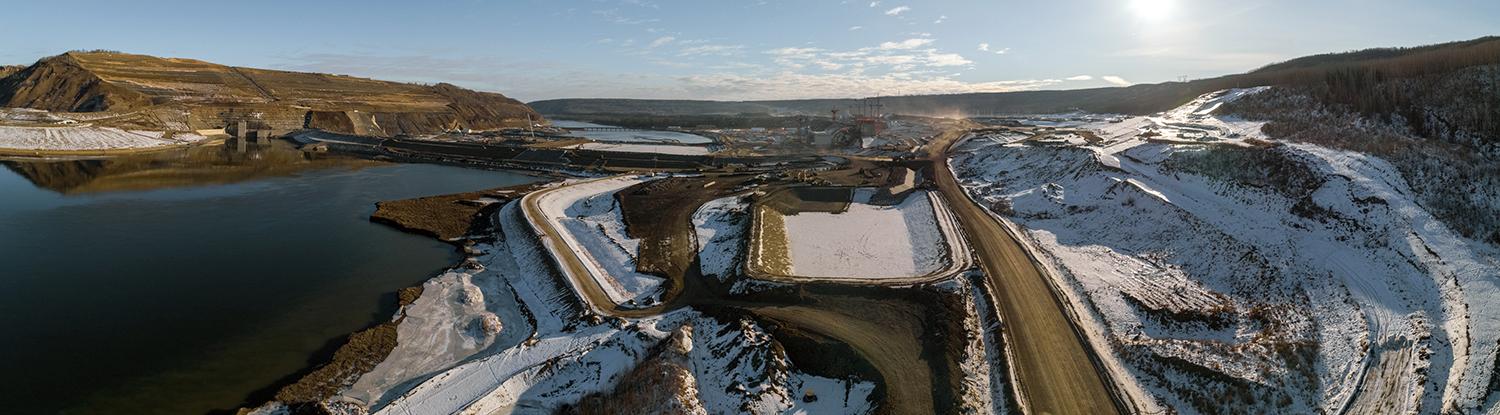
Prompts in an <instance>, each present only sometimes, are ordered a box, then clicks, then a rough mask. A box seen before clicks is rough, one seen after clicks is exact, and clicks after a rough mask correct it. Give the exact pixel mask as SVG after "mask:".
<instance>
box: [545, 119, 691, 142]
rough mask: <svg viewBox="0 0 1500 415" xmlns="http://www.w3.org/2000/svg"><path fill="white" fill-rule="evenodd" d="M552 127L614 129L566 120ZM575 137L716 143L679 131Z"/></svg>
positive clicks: (587, 133)
mask: <svg viewBox="0 0 1500 415" xmlns="http://www.w3.org/2000/svg"><path fill="white" fill-rule="evenodd" d="M552 125H553V126H556V127H562V128H586V127H614V126H612V125H603V124H594V123H587V122H582V121H566V120H553V121H552ZM573 135H576V136H580V137H583V138H587V139H590V140H594V141H604V142H611V143H656V144H713V142H714V141H713V140H711V139H709V138H708V137H704V136H701V135H697V134H688V133H683V132H677V131H575V132H573Z"/></svg>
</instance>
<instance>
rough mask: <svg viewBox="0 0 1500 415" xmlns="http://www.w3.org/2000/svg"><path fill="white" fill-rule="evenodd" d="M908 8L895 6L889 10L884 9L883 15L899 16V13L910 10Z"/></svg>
mask: <svg viewBox="0 0 1500 415" xmlns="http://www.w3.org/2000/svg"><path fill="white" fill-rule="evenodd" d="M910 10H911V7H907V6H896V7H895V8H892V9H890V10H886V11H885V15H886V16H900V15H901V13H906V12H907V11H910Z"/></svg>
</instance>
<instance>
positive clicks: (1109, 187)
mask: <svg viewBox="0 0 1500 415" xmlns="http://www.w3.org/2000/svg"><path fill="white" fill-rule="evenodd" d="M1254 92H1255V91H1253V90H1250V91H1246V90H1237V91H1228V92H1222V93H1216V94H1210V95H1207V96H1205V97H1204V98H1200V99H1199V100H1197V101H1194V102H1193V103H1191V104H1189V105H1187V106H1185V107H1184V108H1180V109H1178V110H1174V111H1169V112H1167V113H1163V114H1160V115H1158V116H1157V117H1154V118H1155V119H1146V118H1136V119H1131V120H1125V121H1124V122H1122V123H1112V124H1113V125H1107V126H1106V125H1095V126H1093V127H1095V128H1112V129H1114V130H1115V131H1102V130H1101V131H1100V136H1101V137H1102V138H1104V139H1105V140H1106V141H1105V142H1104V143H1101V144H1100V145H1099V146H1098V147H1093V146H1061V147H1059V146H1030V145H1024V144H1001V143H999V142H996V141H992V140H969V141H968V142H966V143H965V144H964V145H963V146H962V147H960V148H959V149H958V153H959V154H957V155H955V156H954V158H953V159H952V160H951V167H952V168H953V170H954V171H955V173H957V175H958V176H959V177H960V179H961V180H962V181H963V182H964V184H965V187H966V188H967V189H968V190H969V192H970V193H971V194H972V195H973V196H974V197H975V198H976V199H979V200H981V201H983V202H986V203H987V204H991V205H992V206H994V207H995V209H994V210H996V211H997V213H1002V214H1003V215H1005V216H1006V218H1007V219H1009V220H1011V221H1014V222H1015V223H1017V224H1019V225H1021V226H1022V227H1024V228H1025V230H1026V232H1025V233H1026V236H1027V237H1028V238H1030V239H1031V242H1032V243H1034V244H1036V245H1037V246H1038V247H1039V248H1040V249H1041V251H1042V252H1043V253H1044V256H1045V257H1047V258H1045V259H1047V260H1049V262H1051V263H1052V264H1053V265H1054V266H1055V268H1056V269H1057V270H1058V271H1059V272H1060V274H1061V275H1060V276H1059V277H1060V278H1061V279H1062V281H1061V282H1062V284H1061V285H1062V286H1063V287H1065V288H1067V289H1069V290H1070V292H1069V293H1068V294H1069V296H1070V297H1071V298H1072V299H1073V300H1075V301H1076V302H1077V304H1079V306H1080V307H1081V308H1082V309H1084V310H1089V311H1091V313H1090V314H1091V317H1092V318H1093V319H1094V321H1093V322H1086V323H1093V324H1085V327H1086V328H1089V329H1092V330H1094V331H1095V333H1096V335H1097V336H1100V337H1102V338H1104V339H1106V340H1107V341H1108V343H1109V344H1111V348H1112V349H1113V350H1111V352H1112V353H1111V354H1112V356H1110V357H1111V358H1113V359H1118V361H1119V362H1121V363H1123V365H1124V367H1126V368H1127V369H1128V372H1129V375H1130V376H1131V377H1133V378H1134V380H1135V381H1137V382H1138V383H1139V386H1141V387H1142V388H1143V389H1145V390H1148V391H1149V392H1150V394H1151V395H1153V396H1154V398H1155V399H1156V400H1157V401H1158V402H1157V403H1159V404H1161V405H1164V406H1169V407H1172V408H1175V409H1177V410H1179V411H1182V412H1187V413H1192V412H1205V411H1213V410H1219V411H1223V410H1227V411H1229V412H1292V413H1307V412H1314V411H1323V412H1334V413H1337V412H1342V411H1345V410H1348V411H1350V412H1351V413H1390V412H1408V411H1416V412H1429V413H1430V412H1439V411H1444V410H1472V409H1478V408H1480V407H1481V406H1483V405H1485V404H1486V402H1485V401H1486V399H1487V398H1486V397H1487V395H1489V394H1490V388H1491V384H1492V379H1493V378H1494V373H1493V372H1494V369H1495V365H1496V349H1497V341H1500V307H1496V306H1495V304H1500V287H1497V284H1500V271H1497V270H1500V263H1497V258H1500V255H1497V253H1496V252H1495V250H1494V249H1493V247H1491V246H1489V245H1484V244H1481V243H1477V242H1475V241H1471V240H1466V239H1463V238H1461V237H1459V236H1458V235H1457V234H1455V233H1454V232H1451V231H1450V230H1449V229H1447V228H1446V227H1444V226H1443V224H1442V223H1440V222H1438V221H1437V220H1435V219H1433V217H1432V216H1431V215H1430V214H1428V213H1427V212H1426V211H1425V210H1423V209H1422V208H1421V207H1420V206H1419V205H1418V204H1417V203H1416V202H1414V201H1413V200H1412V196H1411V195H1412V191H1411V189H1410V187H1409V186H1408V184H1407V183H1406V182H1405V181H1404V180H1402V178H1401V176H1400V175H1399V174H1398V173H1397V172H1396V171H1395V169H1394V168H1392V167H1391V166H1390V165H1389V164H1388V163H1386V162H1384V161H1382V160H1380V159H1378V158H1375V157H1371V156H1368V155H1363V154H1358V153H1352V152H1345V151H1336V150H1330V149H1326V148H1322V147H1317V146H1311V145H1280V146H1273V147H1270V148H1262V147H1259V146H1253V145H1242V143H1240V142H1239V141H1241V139H1243V138H1258V139H1264V137H1263V136H1260V135H1259V132H1258V130H1257V129H1254V128H1250V127H1248V126H1247V125H1246V124H1242V122H1241V121H1238V120H1234V119H1228V118H1224V117H1218V116H1216V115H1214V114H1213V111H1214V109H1216V108H1217V107H1218V105H1220V104H1222V103H1223V102H1225V101H1226V100H1232V99H1233V98H1235V97H1238V96H1243V95H1244V94H1247V93H1254ZM1120 124H1126V125H1132V124H1133V125H1138V126H1140V127H1139V128H1138V129H1137V130H1136V131H1134V132H1132V131H1130V129H1128V128H1122V127H1121V126H1120ZM1147 127H1151V128H1153V129H1165V128H1179V129H1197V130H1202V131H1209V133H1208V134H1209V135H1210V137H1209V139H1208V140H1206V141H1210V142H1215V143H1224V144H1228V145H1224V144H1202V145H1179V144H1169V143H1163V142H1147V141H1146V140H1144V139H1142V137H1139V136H1138V135H1137V134H1139V133H1140V132H1142V131H1144V130H1146V128H1147ZM1489 405H1491V406H1488V407H1486V408H1487V409H1489V410H1493V409H1494V408H1493V407H1492V405H1493V403H1490V404H1489Z"/></svg>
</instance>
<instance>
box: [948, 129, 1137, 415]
mask: <svg viewBox="0 0 1500 415" xmlns="http://www.w3.org/2000/svg"><path fill="white" fill-rule="evenodd" d="M966 133H967V131H965V130H958V129H955V130H949V131H947V132H944V133H943V134H942V135H940V136H939V137H937V138H936V139H934V140H933V142H932V143H931V144H929V145H928V149H929V152H930V156H929V159H930V160H931V161H932V172H933V174H932V176H933V178H934V181H935V182H936V184H937V186H938V189H939V190H940V191H941V192H942V193H943V195H944V197H946V198H947V199H948V206H949V207H950V208H951V209H952V210H953V213H954V214H955V215H958V220H959V222H960V223H961V224H962V227H963V229H964V233H965V234H966V235H967V236H968V237H969V245H970V246H971V247H973V249H974V253H975V255H976V256H977V257H978V258H979V263H980V266H981V267H982V268H983V269H984V273H985V275H986V276H987V278H988V283H989V284H990V287H991V289H992V291H993V292H994V295H995V302H996V305H997V306H998V308H999V309H1000V314H1001V317H1002V318H1003V320H1004V322H1005V326H1004V327H1005V330H1006V337H1007V342H1008V344H1006V347H1007V348H1009V349H1010V352H1011V355H1012V356H1014V358H1013V359H1012V360H1011V362H1010V364H1011V365H1012V366H1013V368H1014V371H1015V374H1016V378H1017V379H1016V380H1015V382H1016V389H1017V390H1018V392H1019V394H1020V399H1021V401H1022V405H1023V407H1024V408H1025V409H1026V412H1028V413H1033V414H1099V415H1102V414H1118V413H1122V412H1126V411H1125V410H1122V406H1123V405H1121V404H1120V403H1119V402H1118V401H1117V400H1116V398H1115V395H1114V394H1113V393H1111V392H1112V390H1111V388H1110V387H1109V386H1108V385H1111V383H1110V382H1109V380H1108V379H1107V375H1106V374H1104V370H1103V369H1102V368H1101V367H1099V366H1098V365H1097V364H1096V362H1097V357H1096V355H1095V352H1094V351H1093V350H1092V349H1090V348H1089V346H1088V344H1087V342H1086V341H1085V340H1084V339H1083V337H1082V336H1083V335H1082V333H1081V332H1080V331H1079V330H1078V328H1077V327H1076V326H1074V322H1073V321H1072V320H1071V319H1069V318H1068V314H1067V312H1066V310H1065V309H1064V306H1063V303H1062V301H1060V300H1059V299H1058V297H1057V293H1055V292H1053V290H1052V287H1051V286H1050V285H1049V283H1048V282H1047V280H1046V278H1047V276H1046V275H1044V274H1043V272H1042V271H1041V269H1040V267H1039V266H1038V264H1036V263H1035V262H1034V260H1033V259H1032V258H1031V257H1030V256H1029V255H1028V254H1027V253H1026V250H1025V249H1024V248H1022V246H1021V244H1022V242H1021V241H1018V240H1017V239H1016V237H1015V236H1014V235H1012V234H1011V233H1009V232H1007V231H1006V230H1005V228H1004V226H1003V225H1002V224H1001V223H1000V222H999V221H998V219H997V218H994V217H992V216H990V214H989V213H988V212H987V211H986V210H985V209H984V208H983V207H981V206H979V205H978V204H977V203H975V202H974V201H973V200H972V199H970V198H969V197H968V196H967V195H966V194H965V193H964V189H963V187H962V186H960V185H959V184H958V179H956V178H954V177H953V171H952V170H951V169H949V168H948V162H947V161H948V150H949V147H950V146H952V145H953V144H954V143H955V142H957V141H958V140H959V138H961V137H963V136H964V135H965V134H966Z"/></svg>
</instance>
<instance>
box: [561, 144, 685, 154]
mask: <svg viewBox="0 0 1500 415" xmlns="http://www.w3.org/2000/svg"><path fill="white" fill-rule="evenodd" d="M566 148H574V149H580V150H596V151H611V152H616V153H652V154H671V155H678V156H701V155H705V154H708V153H709V151H708V147H704V146H689V145H670V144H632V143H582V144H575V145H572V146H568V147H566Z"/></svg>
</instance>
